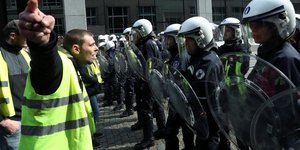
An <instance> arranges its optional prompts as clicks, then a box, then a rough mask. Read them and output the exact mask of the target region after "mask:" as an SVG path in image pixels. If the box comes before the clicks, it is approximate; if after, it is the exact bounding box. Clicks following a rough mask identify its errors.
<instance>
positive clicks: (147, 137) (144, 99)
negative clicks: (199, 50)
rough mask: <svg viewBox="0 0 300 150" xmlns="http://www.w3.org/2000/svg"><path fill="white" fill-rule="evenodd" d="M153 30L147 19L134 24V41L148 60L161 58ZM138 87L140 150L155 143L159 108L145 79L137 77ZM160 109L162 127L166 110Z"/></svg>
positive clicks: (138, 147)
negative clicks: (154, 114) (154, 134)
mask: <svg viewBox="0 0 300 150" xmlns="http://www.w3.org/2000/svg"><path fill="white" fill-rule="evenodd" d="M152 32H153V31H152V24H151V22H150V21H149V20H147V19H139V20H137V21H136V22H135V23H134V24H133V26H132V34H133V43H134V44H135V45H136V46H137V47H138V49H139V50H140V51H141V53H142V55H143V56H144V58H145V59H146V60H147V59H148V58H151V57H156V58H160V53H159V49H158V46H157V45H156V42H155V41H154V37H153V34H152ZM136 87H137V88H136V102H137V111H140V115H141V116H140V117H139V119H141V120H139V121H140V122H141V123H142V128H143V135H144V138H143V140H142V141H141V142H140V143H138V144H136V145H135V149H137V150H140V149H144V148H147V147H151V146H153V145H154V138H153V109H155V107H156V108H157V106H154V100H153V97H152V94H151V91H150V88H149V85H148V83H147V82H146V81H145V80H142V79H141V78H140V79H137V84H136ZM158 109H160V110H161V111H158V113H156V115H157V116H158V118H157V119H156V120H157V124H158V128H160V125H162V126H164V114H163V113H164V111H163V109H162V108H158ZM161 112H162V113H161ZM138 114H139V113H138Z"/></svg>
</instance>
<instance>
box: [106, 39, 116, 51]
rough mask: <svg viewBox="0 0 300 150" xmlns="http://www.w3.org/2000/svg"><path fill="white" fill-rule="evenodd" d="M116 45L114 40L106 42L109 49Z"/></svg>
mask: <svg viewBox="0 0 300 150" xmlns="http://www.w3.org/2000/svg"><path fill="white" fill-rule="evenodd" d="M113 47H115V43H114V42H113V41H107V42H106V49H107V50H109V49H111V48H113Z"/></svg>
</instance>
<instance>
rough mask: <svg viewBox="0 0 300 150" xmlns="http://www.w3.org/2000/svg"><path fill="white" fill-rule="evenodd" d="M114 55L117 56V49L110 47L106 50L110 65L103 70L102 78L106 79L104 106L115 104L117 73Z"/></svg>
mask: <svg viewBox="0 0 300 150" xmlns="http://www.w3.org/2000/svg"><path fill="white" fill-rule="evenodd" d="M114 56H115V49H114V48H110V49H108V50H107V51H105V57H106V59H107V61H108V64H109V67H108V71H107V72H101V73H102V74H101V75H102V79H103V81H104V97H103V100H104V104H103V106H109V105H112V104H113V99H114V87H115V86H114V84H115V83H114V82H116V79H115V78H116V77H115V76H116V73H115V70H114V62H113V60H114Z"/></svg>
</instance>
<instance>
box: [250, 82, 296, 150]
mask: <svg viewBox="0 0 300 150" xmlns="http://www.w3.org/2000/svg"><path fill="white" fill-rule="evenodd" d="M299 102H300V89H299V88H298V89H296V88H295V89H290V90H286V91H284V92H281V93H280V94H277V95H276V96H273V97H272V98H271V99H270V101H268V102H266V103H265V104H264V105H262V106H261V107H260V108H259V109H258V111H257V112H256V113H255V115H254V117H253V121H252V123H251V130H250V131H251V132H250V136H251V146H252V147H253V149H255V150H282V149H286V150H287V149H289V150H290V149H294V150H298V149H300V120H299V119H300V118H299V117H300V105H299Z"/></svg>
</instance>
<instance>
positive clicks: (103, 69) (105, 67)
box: [97, 51, 111, 73]
mask: <svg viewBox="0 0 300 150" xmlns="http://www.w3.org/2000/svg"><path fill="white" fill-rule="evenodd" d="M99 53H100V54H99V56H98V57H97V59H98V61H99V64H100V69H101V72H103V73H110V72H111V70H110V69H109V62H108V60H107V59H106V57H105V56H104V55H105V54H104V53H103V52H102V51H99Z"/></svg>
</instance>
